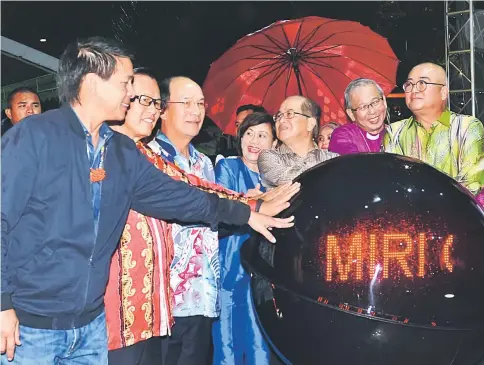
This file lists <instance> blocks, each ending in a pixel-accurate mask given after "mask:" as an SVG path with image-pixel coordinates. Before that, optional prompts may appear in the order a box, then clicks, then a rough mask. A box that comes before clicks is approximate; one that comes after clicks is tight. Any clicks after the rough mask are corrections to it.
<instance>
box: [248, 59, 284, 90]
mask: <svg viewBox="0 0 484 365" xmlns="http://www.w3.org/2000/svg"><path fill="white" fill-rule="evenodd" d="M273 66H274V65H273ZM284 66H286V65H285V64H279V65H278V66H277V67H274V68H272V69H270V70H266V71H264V72H263V73H262V74H260V75H259V76H257V78H256V79H255V80H254V83H255V81H259V80H261V79H262V78H264V77H266V76H268V75H270V74H271V73H273V72H276V71H278V70H280V69H281V68H284ZM269 86H271V85H269Z"/></svg>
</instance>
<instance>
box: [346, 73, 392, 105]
mask: <svg viewBox="0 0 484 365" xmlns="http://www.w3.org/2000/svg"><path fill="white" fill-rule="evenodd" d="M367 85H373V86H374V87H376V89H377V90H378V94H379V95H380V97H382V98H383V97H384V96H385V94H384V93H383V89H382V88H381V87H380V85H378V84H377V83H376V81H375V80H372V79H364V78H359V79H355V80H353V81H351V82H350V83H349V84H348V86H347V87H346V90H345V109H352V107H351V101H350V98H351V93H352V92H353V90H355V89H356V88H357V87H360V86H367Z"/></svg>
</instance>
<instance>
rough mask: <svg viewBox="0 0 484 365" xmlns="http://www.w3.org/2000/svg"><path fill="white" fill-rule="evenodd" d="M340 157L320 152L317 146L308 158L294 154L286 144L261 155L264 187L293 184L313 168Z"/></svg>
mask: <svg viewBox="0 0 484 365" xmlns="http://www.w3.org/2000/svg"><path fill="white" fill-rule="evenodd" d="M336 156H339V155H338V154H337V153H334V152H329V151H325V150H320V149H319V148H318V146H317V145H314V149H313V150H311V151H310V152H309V153H308V154H307V155H306V157H301V156H299V155H298V154H296V153H294V152H293V151H292V150H291V149H290V148H289V147H287V146H286V145H285V144H282V145H281V146H280V147H278V148H276V149H274V150H264V151H262V152H261V153H260V155H259V159H258V161H257V165H258V166H259V172H260V174H261V177H262V185H263V186H265V187H266V188H273V187H276V186H279V185H282V184H285V183H287V182H291V181H292V180H294V179H295V178H296V177H297V176H299V175H300V174H302V173H303V172H304V171H306V170H308V169H310V168H311V167H313V166H315V165H317V164H319V163H321V162H324V161H327V160H329V159H331V158H333V157H336Z"/></svg>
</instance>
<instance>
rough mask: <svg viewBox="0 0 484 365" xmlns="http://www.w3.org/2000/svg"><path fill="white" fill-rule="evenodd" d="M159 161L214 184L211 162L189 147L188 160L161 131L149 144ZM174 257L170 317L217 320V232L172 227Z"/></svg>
mask: <svg viewBox="0 0 484 365" xmlns="http://www.w3.org/2000/svg"><path fill="white" fill-rule="evenodd" d="M149 146H150V147H151V149H152V150H153V151H154V152H156V153H158V154H159V155H160V156H161V157H162V158H163V159H165V160H167V161H169V162H172V163H174V164H175V165H176V166H178V167H179V168H181V169H182V170H184V171H185V172H188V173H191V174H194V175H196V176H198V177H199V178H202V179H204V180H208V181H210V182H215V173H214V170H213V166H212V162H211V161H210V159H209V158H208V157H207V156H205V155H204V154H202V153H200V152H199V151H197V150H196V149H195V147H193V145H191V144H190V145H189V154H190V156H189V158H186V157H185V156H184V155H183V154H181V153H180V152H179V151H177V149H176V147H175V146H174V145H173V144H172V143H171V142H170V140H169V139H168V138H167V137H166V136H165V135H164V134H163V133H161V132H159V133H158V134H157V136H156V139H155V140H153V141H152V142H150V143H149ZM172 237H173V243H174V257H173V261H172V263H171V266H170V285H171V289H172V290H173V298H174V300H173V301H174V303H173V316H174V317H188V316H196V315H202V316H205V317H211V318H214V317H218V315H219V313H220V304H219V298H218V295H219V286H220V262H219V257H218V244H219V243H218V232H217V231H212V230H211V229H210V228H209V227H207V226H201V225H179V224H173V225H172Z"/></svg>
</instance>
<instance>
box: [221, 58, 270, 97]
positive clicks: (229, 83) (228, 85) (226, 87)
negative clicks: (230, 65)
mask: <svg viewBox="0 0 484 365" xmlns="http://www.w3.org/2000/svg"><path fill="white" fill-rule="evenodd" d="M273 65H274V64H272V65H264V66H261V67H259V68H262V67H271V66H273ZM254 69H256V68H249V69H248V70H247V71H252V70H254ZM247 71H245V72H247ZM239 77H240V74H238V75H236V76H235V77H234V78H232V80H230V82H228V83H227V85H226V86H225V87H224V88H223V89H222V91H223V92H225V90H227V89H228V88H229V87H230V86H231V85H232V84H233V83H234V82H235V80H237V79H238V78H239ZM256 80H257V79H256Z"/></svg>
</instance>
